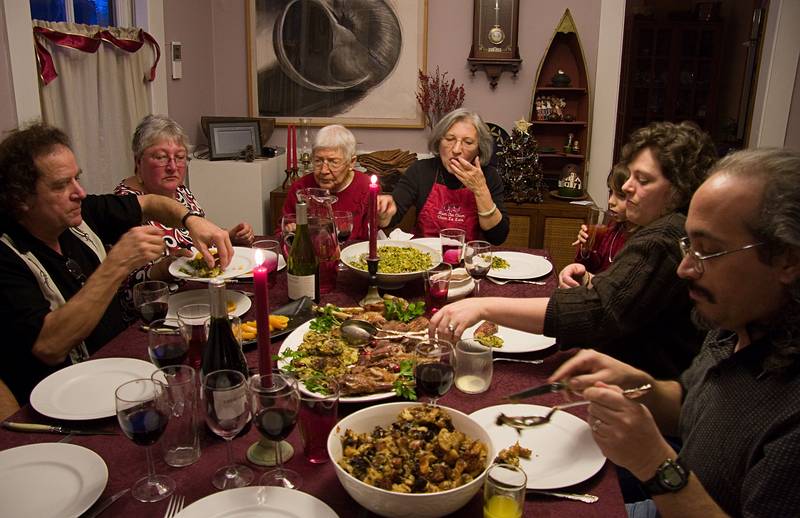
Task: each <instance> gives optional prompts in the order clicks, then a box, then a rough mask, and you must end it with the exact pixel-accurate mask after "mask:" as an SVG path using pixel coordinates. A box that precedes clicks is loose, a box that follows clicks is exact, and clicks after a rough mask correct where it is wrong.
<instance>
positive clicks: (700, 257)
mask: <svg viewBox="0 0 800 518" xmlns="http://www.w3.org/2000/svg"><path fill="white" fill-rule="evenodd" d="M763 244H764V243H751V244H749V245H744V246H742V247H739V248H734V249H732V250H725V251H724V252H716V253H713V254H701V253H700V252H697V251H695V250H694V249H693V248H692V243H691V242H690V241H689V238H688V237H682V238H680V239H679V240H678V246H680V248H681V255H682V256H683V257H689V258H690V260H691V264H692V268H693V269H694V271H696V272H697V273H703V272H704V271H705V267H704V266H703V263H704V261H706V260H708V259H714V258H715V257H722V256H723V255H728V254H732V253H734V252H741V251H742V250H749V249H751V248H755V247H757V246H761V245H763Z"/></svg>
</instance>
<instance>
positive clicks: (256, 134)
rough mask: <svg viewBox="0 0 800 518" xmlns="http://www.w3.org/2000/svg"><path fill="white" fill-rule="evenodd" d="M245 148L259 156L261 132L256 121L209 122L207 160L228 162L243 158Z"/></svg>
mask: <svg viewBox="0 0 800 518" xmlns="http://www.w3.org/2000/svg"><path fill="white" fill-rule="evenodd" d="M247 146H251V148H252V149H253V151H254V154H255V156H261V132H260V129H259V125H258V121H241V122H209V123H208V148H209V154H208V155H209V156H208V158H209V160H230V159H235V158H239V157H243V156H244V155H243V153H244V151H245V150H246V149H247Z"/></svg>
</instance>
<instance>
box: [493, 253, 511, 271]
mask: <svg viewBox="0 0 800 518" xmlns="http://www.w3.org/2000/svg"><path fill="white" fill-rule="evenodd" d="M510 266H511V265H510V264H508V261H506V260H505V259H503V258H502V257H498V256H496V255H495V256H493V257H492V270H505V269H507V268H508V267H510Z"/></svg>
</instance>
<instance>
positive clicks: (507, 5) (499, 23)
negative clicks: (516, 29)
mask: <svg viewBox="0 0 800 518" xmlns="http://www.w3.org/2000/svg"><path fill="white" fill-rule="evenodd" d="M478 2H479V5H476V12H475V16H477V17H478V20H477V22H478V31H477V34H476V36H477V37H478V42H477V43H478V46H477V47H478V48H477V50H478V51H479V52H481V53H484V52H487V53H490V54H491V53H508V52H513V48H512V39H513V38H512V37H511V34H512V31H513V21H514V14H515V13H514V9H516V8H517V2H516V1H515V0H478Z"/></svg>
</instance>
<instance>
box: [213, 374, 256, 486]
mask: <svg viewBox="0 0 800 518" xmlns="http://www.w3.org/2000/svg"><path fill="white" fill-rule="evenodd" d="M203 400H204V402H205V409H206V424H208V427H209V428H211V430H212V431H213V432H214V433H215V434H217V435H219V436H220V437H222V438H223V439H225V444H226V446H227V449H228V464H227V465H226V466H223V467H221V468H219V469H218V470H217V471H216V473H214V477H213V478H212V479H211V482H212V484H214V487H216V488H217V489H230V488H234V487H244V486H247V485H249V484H250V482H252V481H253V477H254V475H253V470H251V469H250V468H248V467H247V466H243V465H241V464H235V463H234V461H233V449H232V448H231V441H232V440H233V438H234V437H236V435H237V434H238V433H239V432H241V431H242V429H243V428H244V427H245V425H246V424H247V422H248V421H249V420H250V417H251V413H250V397H249V395H248V391H247V380H246V379H245V377H244V374H242V373H241V372H239V371H235V370H227V369H224V370H218V371H214V372H210V373H209V374H208V375H207V376H206V377H205V378H203Z"/></svg>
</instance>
